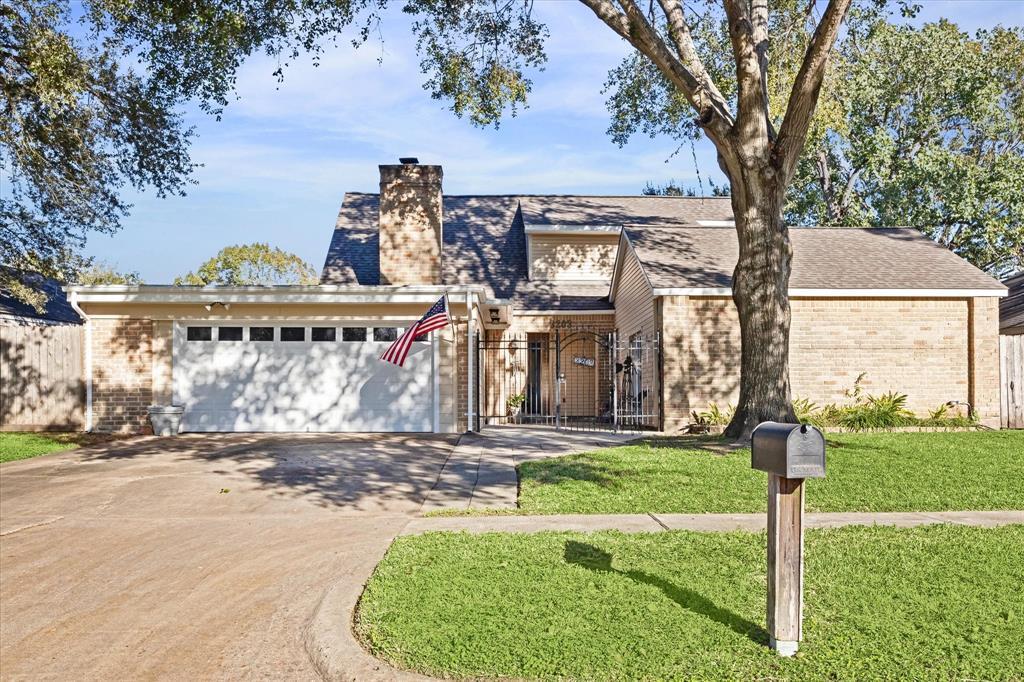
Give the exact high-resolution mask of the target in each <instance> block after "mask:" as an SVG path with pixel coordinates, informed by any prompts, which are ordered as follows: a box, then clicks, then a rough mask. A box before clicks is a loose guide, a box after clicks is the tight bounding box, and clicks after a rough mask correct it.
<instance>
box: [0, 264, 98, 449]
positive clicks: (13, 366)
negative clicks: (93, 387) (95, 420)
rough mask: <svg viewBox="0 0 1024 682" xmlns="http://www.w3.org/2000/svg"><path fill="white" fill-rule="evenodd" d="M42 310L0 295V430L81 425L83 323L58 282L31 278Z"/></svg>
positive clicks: (68, 428) (70, 428)
mask: <svg viewBox="0 0 1024 682" xmlns="http://www.w3.org/2000/svg"><path fill="white" fill-rule="evenodd" d="M36 277H37V281H36V282H34V283H33V284H34V286H35V287H36V288H37V289H38V290H40V291H42V292H43V293H44V294H46V296H47V300H46V304H45V306H44V308H43V310H36V309H35V308H33V307H32V306H31V305H29V304H27V303H25V302H23V301H20V300H18V299H16V298H15V297H14V296H13V295H12V294H11V293H10V292H8V291H3V290H0V431H36V430H58V431H75V430H80V429H81V428H83V426H84V425H85V386H84V383H83V377H82V374H83V365H82V362H83V355H84V351H83V332H82V318H81V317H79V315H78V313H76V312H75V310H74V309H73V308H72V307H71V305H70V303H69V302H68V299H67V296H65V294H64V291H63V290H62V289H61V284H60V282H58V281H56V280H54V279H49V278H45V277H42V276H39V275H36Z"/></svg>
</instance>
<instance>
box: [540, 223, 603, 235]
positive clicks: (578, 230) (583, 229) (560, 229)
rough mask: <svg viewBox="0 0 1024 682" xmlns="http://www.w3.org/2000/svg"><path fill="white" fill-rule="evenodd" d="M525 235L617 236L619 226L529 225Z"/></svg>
mask: <svg viewBox="0 0 1024 682" xmlns="http://www.w3.org/2000/svg"><path fill="white" fill-rule="evenodd" d="M524 230H525V232H526V234H619V233H620V232H621V231H622V226H621V225H529V226H527V227H525V228H524Z"/></svg>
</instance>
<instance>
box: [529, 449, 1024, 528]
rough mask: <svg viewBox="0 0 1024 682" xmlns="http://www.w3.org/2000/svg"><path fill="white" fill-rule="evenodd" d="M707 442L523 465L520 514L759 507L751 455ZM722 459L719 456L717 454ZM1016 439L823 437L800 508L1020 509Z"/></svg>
mask: <svg viewBox="0 0 1024 682" xmlns="http://www.w3.org/2000/svg"><path fill="white" fill-rule="evenodd" d="M723 445H724V441H722V440H718V439H710V438H704V439H699V438H675V439H652V440H649V441H644V442H641V443H639V444H633V445H626V446H622V447H616V448H609V449H606V450H598V451H596V452H590V453H585V454H579V455H570V456H567V457H559V458H555V459H548V460H540V461H535V462H527V463H524V464H522V465H521V466H520V467H519V481H520V494H519V507H520V509H519V511H520V513H525V514H629V513H646V512H652V513H659V512H660V513H712V512H715V513H741V512H763V511H765V509H766V505H767V502H766V493H765V490H766V485H767V483H766V481H767V478H766V476H767V475H766V474H765V473H763V472H760V471H754V470H752V469H751V468H750V450H749V449H740V450H735V451H732V452H729V451H727V450H725V449H723V447H722V446H723ZM723 452H724V453H725V454H722V453H723ZM1021 453H1024V432H1021V431H969V432H936V433H873V434H831V435H829V436H828V448H827V451H826V462H827V473H828V475H827V477H826V478H824V479H816V480H809V481H808V482H807V500H806V504H807V510H808V511H829V512H832V511H950V510H989V509H1024V485H1021V481H1022V480H1024V455H1022V454H1021Z"/></svg>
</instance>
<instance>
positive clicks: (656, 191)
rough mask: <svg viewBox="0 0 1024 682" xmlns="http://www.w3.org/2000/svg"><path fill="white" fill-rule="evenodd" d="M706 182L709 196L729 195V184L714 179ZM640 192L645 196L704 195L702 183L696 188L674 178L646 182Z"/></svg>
mask: <svg viewBox="0 0 1024 682" xmlns="http://www.w3.org/2000/svg"><path fill="white" fill-rule="evenodd" d="M708 184H709V185H710V186H711V196H713V197H727V196H729V185H719V184H716V183H715V181H714V180H709V181H708ZM640 193H641V194H643V195H644V196H645V197H699V196H704V188H703V183H702V184H701V187H700V189H699V190H698V188H696V187H693V186H689V185H683V184H681V183H678V182H676V181H675V180H669V181H668V182H666V183H665V184H663V185H655V184H653V183H651V182H648V183H647V184H646V185H644V188H643V189H642V190H640Z"/></svg>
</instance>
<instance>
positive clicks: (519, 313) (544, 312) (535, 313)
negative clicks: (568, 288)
mask: <svg viewBox="0 0 1024 682" xmlns="http://www.w3.org/2000/svg"><path fill="white" fill-rule="evenodd" d="M614 314H615V310H614V309H612V308H609V309H607V310H516V311H514V312H513V315H516V316H522V317H537V316H541V315H549V316H550V315H614Z"/></svg>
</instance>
